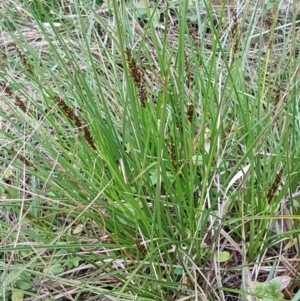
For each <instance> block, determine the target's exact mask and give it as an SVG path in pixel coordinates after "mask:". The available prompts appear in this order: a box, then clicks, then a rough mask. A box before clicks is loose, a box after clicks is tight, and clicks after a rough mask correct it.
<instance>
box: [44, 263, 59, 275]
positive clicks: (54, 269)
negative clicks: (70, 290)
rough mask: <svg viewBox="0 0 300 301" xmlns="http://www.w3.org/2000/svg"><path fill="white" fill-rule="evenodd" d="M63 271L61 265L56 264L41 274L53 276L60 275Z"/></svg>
mask: <svg viewBox="0 0 300 301" xmlns="http://www.w3.org/2000/svg"><path fill="white" fill-rule="evenodd" d="M63 270H64V269H63V267H62V265H61V264H59V263H57V264H53V265H51V266H50V267H49V268H47V269H44V270H43V272H44V273H52V274H53V275H57V274H60V273H61V272H62V271H63Z"/></svg>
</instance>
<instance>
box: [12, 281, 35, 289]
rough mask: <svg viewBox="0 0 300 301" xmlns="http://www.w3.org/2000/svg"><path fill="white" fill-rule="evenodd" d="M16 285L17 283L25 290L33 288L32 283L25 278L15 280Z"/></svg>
mask: <svg viewBox="0 0 300 301" xmlns="http://www.w3.org/2000/svg"><path fill="white" fill-rule="evenodd" d="M15 285H16V286H17V287H18V288H20V289H22V290H25V291H26V290H29V289H31V288H32V285H31V284H30V283H29V282H28V281H25V280H17V281H16V282H15Z"/></svg>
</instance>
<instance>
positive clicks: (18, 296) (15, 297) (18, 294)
mask: <svg viewBox="0 0 300 301" xmlns="http://www.w3.org/2000/svg"><path fill="white" fill-rule="evenodd" d="M23 297H24V293H23V292H22V291H20V290H15V291H13V293H12V296H11V300H12V301H22V300H23Z"/></svg>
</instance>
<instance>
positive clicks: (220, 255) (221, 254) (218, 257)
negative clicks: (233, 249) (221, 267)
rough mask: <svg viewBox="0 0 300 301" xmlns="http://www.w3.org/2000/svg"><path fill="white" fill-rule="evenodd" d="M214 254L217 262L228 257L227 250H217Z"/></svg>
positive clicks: (224, 260)
mask: <svg viewBox="0 0 300 301" xmlns="http://www.w3.org/2000/svg"><path fill="white" fill-rule="evenodd" d="M215 256H216V261H217V262H226V261H228V260H229V259H230V253H229V252H227V251H223V252H217V253H216V255H215Z"/></svg>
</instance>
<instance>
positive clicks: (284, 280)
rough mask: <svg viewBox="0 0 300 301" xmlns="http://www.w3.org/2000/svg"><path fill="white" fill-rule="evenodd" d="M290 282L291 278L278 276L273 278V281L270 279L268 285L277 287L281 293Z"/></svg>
mask: <svg viewBox="0 0 300 301" xmlns="http://www.w3.org/2000/svg"><path fill="white" fill-rule="evenodd" d="M291 280H292V278H291V277H289V276H279V277H275V278H274V279H272V280H271V281H270V284H271V285H273V284H276V285H278V289H279V291H282V290H284V289H285V288H286V287H287V286H288V285H289V283H290V282H291Z"/></svg>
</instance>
